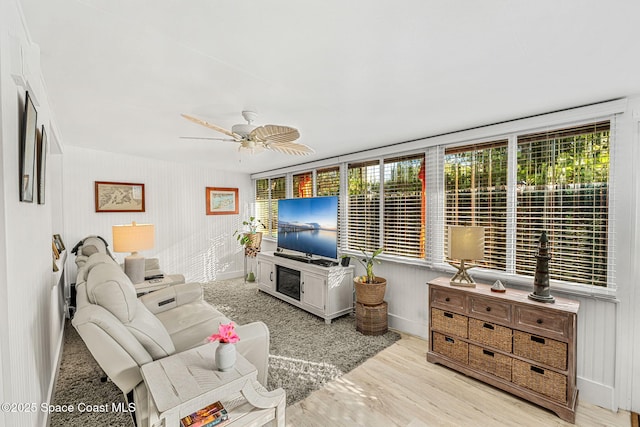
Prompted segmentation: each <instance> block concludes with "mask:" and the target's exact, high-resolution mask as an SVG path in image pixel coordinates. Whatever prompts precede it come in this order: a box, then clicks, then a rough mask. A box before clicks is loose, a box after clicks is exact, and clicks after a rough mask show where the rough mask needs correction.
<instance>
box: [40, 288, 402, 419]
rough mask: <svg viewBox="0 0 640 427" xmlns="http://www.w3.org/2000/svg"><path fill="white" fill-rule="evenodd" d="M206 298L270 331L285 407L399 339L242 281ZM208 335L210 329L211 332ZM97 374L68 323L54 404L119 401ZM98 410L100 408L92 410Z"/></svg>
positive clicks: (109, 414)
mask: <svg viewBox="0 0 640 427" xmlns="http://www.w3.org/2000/svg"><path fill="white" fill-rule="evenodd" d="M203 287H204V294H205V299H206V300H207V301H208V302H210V303H211V304H212V305H214V306H215V307H216V308H218V310H220V311H221V312H222V313H224V314H225V315H226V316H227V317H229V318H231V319H233V321H234V322H236V323H238V324H245V323H249V322H253V321H263V322H264V323H266V325H267V326H268V327H269V331H270V333H271V348H270V357H269V384H268V388H269V389H270V390H272V389H274V388H278V387H282V388H283V389H285V391H286V392H287V405H291V404H293V403H295V402H298V401H299V400H302V399H304V398H305V397H307V396H308V395H309V394H310V393H311V392H312V391H314V390H317V389H319V388H321V387H322V386H323V385H324V384H325V383H327V382H328V381H331V380H332V379H334V378H337V377H339V376H341V375H343V374H344V373H346V372H349V371H350V370H352V369H353V368H355V367H356V366H358V365H359V364H361V363H362V362H364V361H365V360H367V359H368V358H369V357H371V356H373V355H375V354H376V353H378V352H379V351H381V350H383V349H384V348H386V347H388V346H389V345H391V344H393V343H394V342H395V341H397V340H398V339H399V338H400V335H399V334H398V333H396V332H392V331H390V332H387V333H386V334H384V335H380V336H366V335H362V334H360V333H359V332H357V331H356V327H355V317H354V316H353V315H346V316H343V317H340V318H338V319H335V320H333V321H332V322H331V324H330V325H327V324H325V322H324V320H323V319H321V318H319V317H316V316H314V315H312V314H309V313H307V312H305V311H303V310H300V309H298V308H296V307H294V306H292V305H290V304H287V303H286V302H283V301H280V300H279V299H277V298H274V297H272V296H270V295H267V294H265V293H263V292H258V290H257V287H256V284H255V283H244V282H243V281H242V279H234V280H223V281H216V282H211V283H208V284H205V285H203ZM212 332H213V331H212ZM100 375H101V370H100V368H99V366H98V365H97V363H96V362H95V361H94V360H93V357H92V356H91V353H89V351H88V350H87V348H86V346H85V345H84V343H83V342H82V340H81V339H80V337H79V336H78V334H77V333H76V331H75V329H74V328H73V326H71V324H70V323H68V324H67V326H66V328H65V342H64V350H63V356H62V363H61V366H60V372H59V374H58V381H57V384H56V391H55V398H54V404H55V405H74V406H76V407H77V406H78V404H79V403H81V402H82V403H83V404H86V405H106V406H108V407H109V409H110V408H111V403H112V402H115V403H116V404H117V403H118V402H124V397H123V395H122V393H121V392H120V390H119V389H118V388H117V387H116V386H115V384H113V383H111V382H109V381H107V382H101V381H100ZM97 409H101V408H97ZM87 425H92V426H93V425H100V426H127V427H128V426H133V422H132V421H131V417H130V416H129V414H127V413H124V412H118V411H111V410H108V411H106V412H99V411H92V412H81V413H80V412H78V411H76V412H74V413H53V414H52V416H51V426H53V427H55V426H87Z"/></svg>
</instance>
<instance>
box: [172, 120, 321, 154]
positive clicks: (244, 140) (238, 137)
mask: <svg viewBox="0 0 640 427" xmlns="http://www.w3.org/2000/svg"><path fill="white" fill-rule="evenodd" d="M182 117H184V118H185V119H187V120H189V121H192V122H194V123H196V124H199V125H201V126H204V127H207V128H209V129H213V130H215V131H216V132H220V133H223V134H225V135H227V136H230V137H231V138H233V139H229V138H219V139H220V140H222V141H232V142H238V143H240V147H239V150H242V149H247V150H250V151H251V153H252V154H254V153H259V152H260V151H262V150H264V149H267V150H271V151H276V152H279V153H284V154H292V155H297V156H304V155H308V154H312V153H314V152H315V151H314V150H313V149H312V148H311V147H309V146H307V145H304V144H300V143H297V142H295V141H296V140H297V139H298V138H300V132H298V130H297V129H294V128H292V127H289V126H282V125H264V126H256V125H254V124H253V122H254V121H255V120H256V118H257V117H258V114H257V113H256V112H255V111H248V110H245V111H243V112H242V117H244V119H245V120H246V121H247V123H246V124H245V123H242V124H236V125H233V126H232V127H231V130H227V129H225V128H222V127H220V126H218V125H214V124H211V123H209V122H206V121H204V120H201V119H198V118H197V117H193V116H190V115H188V114H182ZM186 138H188V139H194V138H193V137H191V138H189V137H186ZM195 139H198V138H195ZM202 139H218V138H202Z"/></svg>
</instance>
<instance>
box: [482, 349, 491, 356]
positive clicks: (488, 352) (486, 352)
mask: <svg viewBox="0 0 640 427" xmlns="http://www.w3.org/2000/svg"><path fill="white" fill-rule="evenodd" d="M482 353H484V354H485V355H487V356H491V357H493V351H489V350H484V349H483V350H482Z"/></svg>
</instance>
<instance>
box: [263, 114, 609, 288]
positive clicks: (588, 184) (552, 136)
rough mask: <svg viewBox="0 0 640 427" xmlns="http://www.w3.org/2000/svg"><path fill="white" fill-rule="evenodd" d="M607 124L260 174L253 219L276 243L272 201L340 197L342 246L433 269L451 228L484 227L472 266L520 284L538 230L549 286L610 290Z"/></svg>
mask: <svg viewBox="0 0 640 427" xmlns="http://www.w3.org/2000/svg"><path fill="white" fill-rule="evenodd" d="M607 114H609V113H607ZM614 123H615V122H614V121H609V120H606V121H597V122H592V123H587V124H584V125H580V126H573V127H564V128H549V130H545V131H544V132H535V133H534V132H530V133H525V132H517V131H513V130H512V129H514V126H512V125H510V127H509V131H508V132H502V133H500V135H501V136H500V137H496V138H494V139H491V138H490V137H489V138H485V139H483V140H482V141H479V142H474V143H468V142H467V143H462V142H461V141H460V140H457V139H456V138H457V137H456V136H454V137H452V135H447V136H446V138H444V139H443V141H446V142H442V143H440V144H437V143H435V142H434V143H431V145H428V146H425V148H424V151H422V150H421V151H420V152H419V153H417V154H395V155H394V154H392V155H388V156H387V157H379V158H376V159H372V160H369V159H363V160H356V161H352V162H351V163H341V164H336V165H332V166H326V167H322V168H318V169H312V170H310V171H309V170H306V171H305V172H295V173H293V174H290V175H287V176H286V177H284V176H281V177H273V178H269V179H259V180H257V181H256V202H257V205H258V211H259V212H260V215H262V216H260V217H259V218H260V219H261V220H262V221H263V222H265V224H268V230H269V233H268V235H270V236H273V237H275V236H276V233H277V214H278V212H277V201H278V200H279V199H283V198H285V196H286V194H288V192H289V194H293V197H312V196H318V197H322V196H333V195H339V196H341V197H340V199H339V200H340V202H339V207H338V209H339V214H338V215H339V224H340V227H339V233H340V236H339V242H340V243H339V245H340V247H339V249H341V250H349V251H359V250H360V249H364V250H365V251H368V252H371V251H374V250H376V249H378V248H380V247H384V249H385V254H386V255H392V256H397V257H398V258H403V259H405V260H406V261H408V262H412V261H410V260H416V259H417V260H420V259H422V260H424V261H425V264H427V265H432V266H439V265H441V264H440V263H441V262H442V261H443V260H444V258H445V254H446V253H447V248H448V242H447V237H448V233H447V227H448V226H451V225H465V224H468V225H476V226H483V227H485V256H484V259H483V260H477V261H478V264H480V265H481V266H482V267H483V268H486V269H488V270H494V271H496V272H505V273H507V274H509V275H520V276H526V277H532V276H534V275H535V268H536V258H535V255H536V253H537V249H538V241H539V239H540V235H541V233H542V231H545V232H546V233H547V236H548V239H549V248H550V254H551V260H550V262H549V270H550V277H551V279H554V280H557V281H564V282H569V283H574V284H582V285H595V286H602V287H606V286H607V285H608V284H610V283H611V281H612V280H613V278H614V274H615V263H614V258H613V252H612V248H611V246H612V244H613V240H612V227H611V225H612V222H611V221H610V218H612V217H611V215H612V213H611V211H610V199H611V197H612V194H611V189H610V182H609V177H610V172H611V170H612V166H611V158H612V156H611V152H610V149H611V143H610V133H611V128H612V126H613V124H614ZM489 133H490V131H488V132H487V131H483V132H481V133H480V134H484V135H489ZM496 134H498V133H497V132H496ZM463 136H464V137H465V138H467V137H468V135H463ZM467 141H468V139H467ZM454 144H456V145H454ZM387 152H390V150H387ZM414 153H415V151H414ZM285 185H289V186H291V187H290V188H285Z"/></svg>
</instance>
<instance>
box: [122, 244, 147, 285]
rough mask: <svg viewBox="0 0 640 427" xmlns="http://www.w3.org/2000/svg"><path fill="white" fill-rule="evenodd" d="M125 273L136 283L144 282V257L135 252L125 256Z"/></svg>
mask: <svg viewBox="0 0 640 427" xmlns="http://www.w3.org/2000/svg"><path fill="white" fill-rule="evenodd" d="M124 273H125V274H126V275H127V276H128V277H129V279H131V283H133V284H134V285H135V284H137V283H142V282H144V257H143V256H141V255H138V253H137V252H133V253H132V254H131V255H128V256H126V257H125V258H124Z"/></svg>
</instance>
